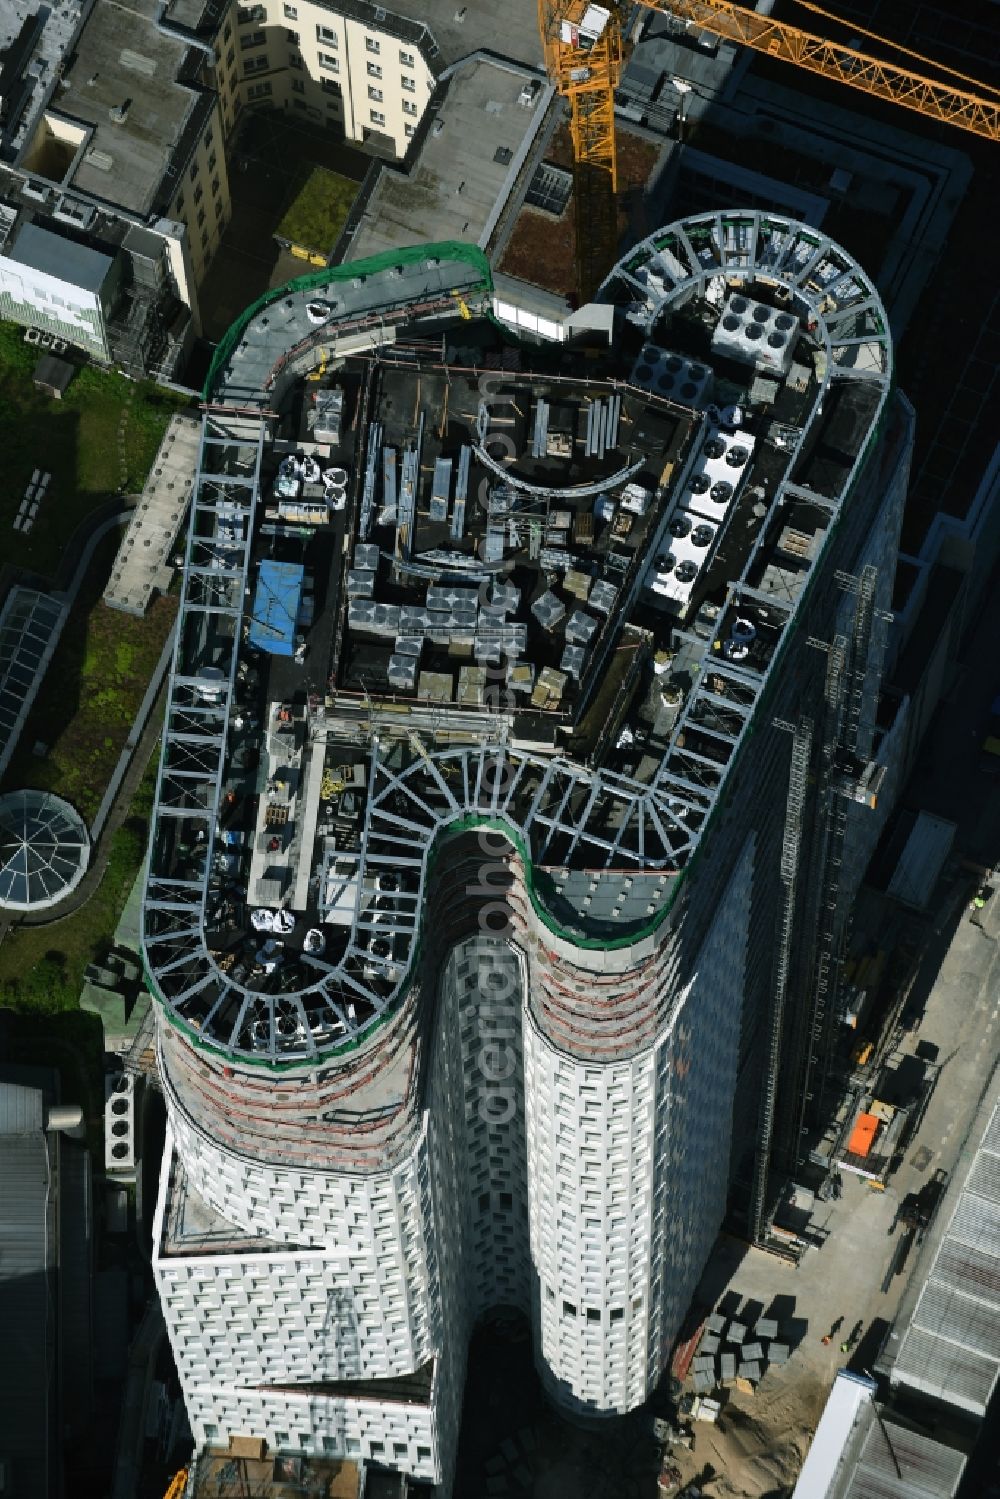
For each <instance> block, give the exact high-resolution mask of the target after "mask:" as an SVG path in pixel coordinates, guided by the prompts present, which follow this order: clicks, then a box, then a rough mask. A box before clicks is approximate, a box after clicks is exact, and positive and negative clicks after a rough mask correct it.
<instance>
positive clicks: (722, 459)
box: [680, 429, 755, 523]
mask: <svg viewBox="0 0 1000 1499" xmlns="http://www.w3.org/2000/svg"><path fill="white" fill-rule="evenodd" d="M754 446H755V439H754V437H753V436H752V435H751V434H750V433H749V432H748V431H746V430H745V429H741V430H739V431H737V432H720V431H717V430H713V431H711V432H710V433H709V435H708V437H707V438H706V439H705V441H704V442H703V443H702V446H701V451H700V453H699V454H698V456H697V459H696V461H695V468H694V472H693V473H692V474H691V477H690V479H689V480H688V487H687V490H686V491H685V493H684V494H683V495H682V496H681V499H680V505H681V508H682V510H683V511H685V512H691V513H693V514H694V515H695V516H696V517H697V516H703V517H704V518H705V519H706V520H710V521H713V522H715V523H718V522H720V521H722V520H723V519H724V518H725V516H726V514H727V512H728V511H729V509H730V507H731V506H732V504H733V502H734V500H735V498H736V496H737V493H738V491H739V489H740V487H741V485H742V482H743V480H744V479H745V477H746V475H747V474H748V473H749V471H750V460H751V458H752V457H753V450H754Z"/></svg>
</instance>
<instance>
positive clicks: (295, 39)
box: [285, 30, 299, 47]
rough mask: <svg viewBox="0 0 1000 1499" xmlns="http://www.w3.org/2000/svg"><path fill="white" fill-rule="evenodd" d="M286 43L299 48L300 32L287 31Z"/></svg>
mask: <svg viewBox="0 0 1000 1499" xmlns="http://www.w3.org/2000/svg"><path fill="white" fill-rule="evenodd" d="M285 41H286V42H288V43H289V44H290V45H291V46H293V47H297V46H298V45H299V34H298V32H297V31H287V30H286V32H285Z"/></svg>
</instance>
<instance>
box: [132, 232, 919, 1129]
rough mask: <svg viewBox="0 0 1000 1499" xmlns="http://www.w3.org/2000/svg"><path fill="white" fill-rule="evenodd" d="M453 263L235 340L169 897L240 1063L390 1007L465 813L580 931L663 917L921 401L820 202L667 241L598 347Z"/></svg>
mask: <svg viewBox="0 0 1000 1499" xmlns="http://www.w3.org/2000/svg"><path fill="white" fill-rule="evenodd" d="M450 256H451V251H450V249H449V247H447V246H431V247H428V248H427V250H426V251H425V252H424V257H423V258H422V259H421V258H419V256H418V253H417V252H411V258H410V259H408V260H403V261H401V263H400V264H398V265H393V264H391V263H390V262H387V261H386V260H385V259H384V258H383V260H382V261H379V262H372V263H369V264H368V265H367V266H366V265H355V266H352V267H349V268H346V269H345V270H343V271H341V272H340V273H339V275H338V277H337V278H336V281H335V284H333V283H331V286H330V287H329V289H328V290H327V291H326V292H323V293H321V292H320V290H318V289H317V286H316V284H315V281H314V280H313V281H311V282H310V284H309V285H308V286H304V287H302V288H301V289H299V290H296V289H294V288H290V289H287V291H286V292H284V293H282V294H281V295H280V296H279V297H278V298H276V300H275V301H274V302H273V303H272V304H271V306H270V307H269V308H267V309H266V310H264V309H261V310H260V311H259V312H258V313H257V314H256V317H255V318H254V319H253V320H252V321H251V322H250V323H248V324H247V325H246V326H245V327H242V328H240V329H238V330H237V332H236V334H235V335H234V338H233V339H232V340H230V342H229V345H228V346H227V350H226V351H225V354H224V357H223V359H222V360H221V361H220V369H219V385H218V387H217V390H216V391H215V393H214V396H213V400H214V402H215V403H216V404H214V405H213V407H212V409H211V410H210V411H209V412H208V414H207V415H206V419H205V432H204V442H203V449H202V459H201V469H200V473H199V476H198V480H197V484H196V491H195V503H194V506H193V512H192V523H191V534H190V539H189V543H188V556H187V568H186V575H185V595H184V603H183V605H182V613H181V624H180V629H179V635H178V650H177V659H176V663H175V668H174V675H173V678H172V687H171V704H170V710H169V715H168V723H167V730H166V737H165V746H164V759H163V767H162V771H161V779H160V786H159V798H158V810H157V816H156V825H155V832H154V839H153V846H152V858H151V869H150V879H149V885H148V887H147V892H146V902H145V918H144V920H145V944H146V952H147V959H148V963H149V967H150V971H151V972H152V974H153V976H154V979H155V982H156V984H157V987H158V989H159V991H160V994H161V995H162V997H163V998H164V1000H165V1001H166V1003H167V1005H168V1007H169V1009H170V1012H171V1013H172V1014H173V1016H174V1017H175V1019H176V1020H177V1021H178V1022H179V1023H180V1025H181V1026H182V1027H183V1028H184V1029H186V1030H187V1031H188V1033H189V1034H190V1035H192V1036H193V1037H194V1038H195V1039H196V1040H197V1041H198V1043H199V1044H202V1045H203V1044H206V1043H207V1044H208V1046H209V1047H210V1048H211V1049H218V1050H220V1051H221V1052H222V1053H224V1054H225V1055H227V1056H229V1057H230V1058H242V1059H245V1060H247V1061H256V1062H260V1063H264V1064H270V1065H272V1066H274V1065H282V1064H283V1065H291V1066H295V1065H302V1064H303V1063H305V1064H307V1065H308V1064H315V1061H316V1059H318V1058H319V1057H321V1056H324V1055H328V1054H331V1053H335V1052H337V1051H342V1050H344V1049H345V1048H351V1047H353V1046H355V1045H356V1043H357V1040H358V1039H359V1038H360V1037H361V1036H363V1035H365V1034H367V1033H368V1032H370V1031H372V1030H373V1029H374V1028H375V1027H377V1026H378V1025H379V1024H380V1023H381V1022H382V1021H383V1020H385V1019H387V1018H388V1017H389V1016H390V1014H392V1013H393V1012H394V1010H395V1008H396V1007H397V1004H398V1001H399V999H400V997H401V996H402V995H403V993H404V992H405V990H406V987H407V984H408V982H409V977H410V974H411V971H412V967H413V963H414V960H415V956H416V951H417V946H418V940H419V933H420V927H421V922H422V920H423V917H424V905H425V889H426V884H427V879H428V871H429V868H430V862H431V859H432V856H433V851H434V848H435V845H436V842H437V839H438V837H439V835H440V834H442V833H443V832H445V831H446V830H448V829H449V828H455V827H463V826H468V825H469V824H470V822H476V821H478V822H484V821H486V822H489V823H491V824H495V825H497V826H498V827H500V828H502V829H503V830H504V831H505V833H506V835H507V837H508V838H509V840H510V841H511V843H512V844H513V845H514V846H515V847H516V848H517V850H518V852H519V853H520V856H521V858H522V860H523V861H524V865H525V868H526V871H527V874H528V879H529V887H530V892H531V898H532V900H533V901H534V903H535V908H536V910H537V912H538V914H539V916H540V918H541V920H542V921H543V922H544V923H546V924H547V925H548V926H550V927H551V928H552V929H553V930H555V931H558V932H561V933H562V934H563V935H564V936H566V937H568V938H569V940H570V941H571V942H579V941H585V942H588V943H590V944H596V945H609V946H614V945H617V944H622V943H625V944H628V943H631V942H635V941H637V940H638V939H639V938H640V937H641V936H642V934H643V933H644V932H648V931H649V930H651V929H652V928H653V927H654V926H655V924H656V923H657V922H658V920H659V919H661V917H662V916H663V915H664V914H665V912H666V910H667V909H668V906H669V902H670V897H671V893H672V890H673V888H674V886H675V885H676V884H677V882H678V880H679V879H680V878H681V876H682V874H683V871H684V869H685V868H686V866H687V864H688V862H689V860H690V857H691V855H692V853H693V851H694V849H695V848H696V846H697V843H698V841H699V838H700V836H701V834H702V831H703V829H704V827H705V824H706V822H707V820H708V818H709V816H710V814H711V812H712V809H713V807H714V806H715V804H716V801H717V799H718V796H719V793H720V791H721V789H722V788H723V786H724V784H725V781H726V777H727V775H728V773H729V770H730V768H731V766H732V764H733V763H734V761H735V758H736V756H737V753H738V748H739V744H740V741H741V739H742V736H743V734H744V732H745V731H746V728H747V726H748V724H749V723H750V721H751V719H752V717H753V714H754V710H755V706H756V704H757V702H758V699H759V698H760V695H761V693H762V691H763V689H764V686H765V684H766V682H767V680H768V677H769V673H770V671H771V668H772V665H773V663H774V662H775V661H776V659H777V657H778V655H779V652H780V649H781V646H782V643H783V639H784V635H785V632H786V630H787V629H788V627H789V624H790V622H791V621H792V619H793V617H794V615H795V612H796V609H797V607H798V604H799V600H800V599H801V597H802V595H803V592H804V590H805V588H806V586H807V584H808V582H809V580H810V577H811V575H812V573H813V570H814V569H815V568H816V566H817V564H818V562H819V560H820V558H821V556H822V553H823V549H824V546H825V543H826V538H827V535H828V533H829V531H830V528H831V526H832V524H833V522H834V521H835V519H836V517H837V515H838V513H839V511H840V508H841V506H842V505H843V504H844V503H845V501H846V499H847V497H848V495H849V492H850V489H851V485H852V483H853V480H854V478H855V476H856V474H857V471H858V468H859V466H860V464H861V462H862V461H863V457H864V452H865V449H866V445H867V443H868V440H869V438H870V436H871V434H872V432H873V429H874V426H875V423H876V422H877V419H878V416H879V413H880V411H881V409H882V406H883V403H884V401H885V399H886V395H887V392H888V386H889V378H890V373H891V350H890V345H889V339H888V334H887V332H886V323H885V317H884V314H883V311H882V308H881V306H880V303H879V301H878V298H877V295H876V294H875V292H874V290H873V289H872V287H871V284H870V283H869V282H868V281H867V279H866V278H865V277H864V275H863V273H862V272H861V271H860V270H859V268H858V267H857V266H856V265H855V264H854V263H853V262H852V261H851V260H850V259H849V257H847V256H846V255H845V254H844V252H843V251H842V250H840V249H839V248H838V247H837V246H836V245H834V244H833V243H832V242H831V241H829V240H828V239H826V238H825V237H824V236H823V235H822V234H820V233H819V232H817V231H815V230H812V229H808V228H806V227H805V226H803V225H801V224H797V223H794V222H790V221H787V220H780V221H779V220H776V219H774V218H773V217H772V218H767V217H765V216H763V215H759V214H756V213H747V214H728V215H702V216H698V217H696V218H694V219H691V220H688V221H685V222H684V223H683V224H677V225H674V226H671V227H670V228H668V229H665V230H663V231H661V232H660V233H658V234H657V235H655V236H653V237H651V238H650V239H649V240H647V241H645V242H644V243H643V244H641V245H640V246H638V247H637V248H636V249H635V250H633V251H631V252H630V254H629V256H628V258H627V260H626V261H625V262H622V263H621V264H619V266H618V267H617V268H616V270H615V271H614V272H613V273H612V275H611V277H610V278H609V279H608V281H607V283H606V284H605V286H604V287H603V288H602V292H601V296H602V298H603V299H605V300H607V301H610V302H611V303H612V304H613V305H614V306H615V308H616V310H617V325H616V330H615V336H614V339H613V342H612V344H611V346H610V347H608V348H606V349H604V350H603V351H602V350H600V349H592V350H591V355H592V357H591V358H589V359H587V360H585V361H584V360H581V361H579V362H580V364H581V366H582V368H581V369H580V370H579V372H576V373H574V372H573V371H572V370H570V371H569V372H567V369H566V367H565V365H563V364H561V363H560V362H559V356H558V353H553V352H552V351H551V350H547V349H545V348H544V347H537V346H536V347H534V348H528V347H525V348H522V349H513V348H511V347H509V346H503V345H501V344H500V343H499V341H498V339H497V337H496V335H495V333H494V331H493V329H492V327H491V326H490V325H488V324H485V323H482V322H480V321H478V320H477V318H476V317H475V316H474V313H475V311H476V310H477V308H478V306H480V305H481V302H480V301H479V300H478V298H480V297H481V295H482V292H481V289H480V290H477V289H476V287H475V271H474V267H473V266H472V264H471V263H470V260H469V257H468V254H467V253H465V254H463V257H462V259H460V260H459V259H455V260H452V259H451V258H450ZM347 277H349V279H346V278H347ZM463 277H464V281H463V283H462V284H463V285H465V287H466V291H465V292H464V293H459V292H456V291H455V290H454V288H455V286H456V283H457V282H458V281H459V279H460V278H463ZM449 286H450V287H451V290H450V291H446V290H445V288H448V287H449ZM470 304H471V305H470ZM283 327H284V328H285V329H286V330H287V331H286V332H285V334H284V335H282V332H281V330H282V328H283ZM282 337H284V338H285V339H286V341H287V345H288V346H290V347H291V349H292V357H291V358H288V357H287V356H283V355H281V354H280V353H279V352H278V348H279V345H280V342H281V339H282ZM310 368H311V369H312V370H313V373H317V371H318V372H319V373H320V378H319V379H315V380H309V381H306V382H305V383H304V384H303V383H302V380H301V376H302V375H303V374H305V373H306V372H307V371H308V370H309V369H310ZM279 580H280V581H279ZM401 1086H402V1084H401ZM398 1096H400V1097H401V1096H402V1095H401V1093H400V1094H399V1095H398ZM390 1102H398V1097H396V1098H395V1099H394V1100H393V1101H390Z"/></svg>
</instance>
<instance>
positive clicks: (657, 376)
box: [631, 343, 712, 409]
mask: <svg viewBox="0 0 1000 1499" xmlns="http://www.w3.org/2000/svg"><path fill="white" fill-rule="evenodd" d="M631 380H632V384H633V385H638V386H639V387H640V388H641V389H643V390H649V391H652V392H653V393H654V394H655V395H658V396H665V397H666V398H667V399H668V400H671V401H677V402H678V403H679V404H682V405H684V406H692V407H696V408H699V409H700V408H701V407H703V406H704V405H705V404H706V403H707V401H708V400H709V398H710V395H711V390H710V387H711V383H712V371H711V370H710V369H709V367H708V366H707V365H705V364H701V363H700V362H698V361H697V360H693V359H688V358H687V356H686V355H684V354H676V353H673V352H672V351H671V350H669V349H661V348H660V347H659V346H658V345H657V344H652V343H647V344H644V345H643V348H642V351H641V353H640V354H639V358H638V359H637V360H636V362H635V365H634V367H633V369H632V375H631Z"/></svg>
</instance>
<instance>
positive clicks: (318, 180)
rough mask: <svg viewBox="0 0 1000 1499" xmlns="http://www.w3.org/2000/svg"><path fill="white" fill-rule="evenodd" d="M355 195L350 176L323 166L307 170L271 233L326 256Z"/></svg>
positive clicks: (356, 190)
mask: <svg viewBox="0 0 1000 1499" xmlns="http://www.w3.org/2000/svg"><path fill="white" fill-rule="evenodd" d="M357 193H358V184H357V183H356V182H352V181H351V179H350V178H349V177H341V176H340V174H339V173H337V172H331V171H329V170H328V169H327V168H326V167H310V168H307V169H306V172H305V174H304V176H303V177H302V178H301V179H300V181H299V183H298V186H297V188H296V190H295V195H294V197H293V198H292V201H291V202H290V203H289V205H288V207H287V208H286V209H285V212H284V214H283V215H282V219H281V222H280V224H279V225H278V227H277V229H276V230H275V231H274V233H275V238H276V239H283V240H287V241H288V243H289V244H291V245H298V246H299V247H300V248H301V249H303V250H311V251H313V253H314V254H318V255H324V256H325V255H328V254H329V253H330V250H331V249H332V248H333V245H334V242H335V240H336V238H337V235H338V234H339V233H340V231H341V229H342V228H343V227H344V223H345V222H346V219H347V215H348V214H349V213H350V211H351V204H352V203H353V202H354V199H355V198H356V197H357Z"/></svg>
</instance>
